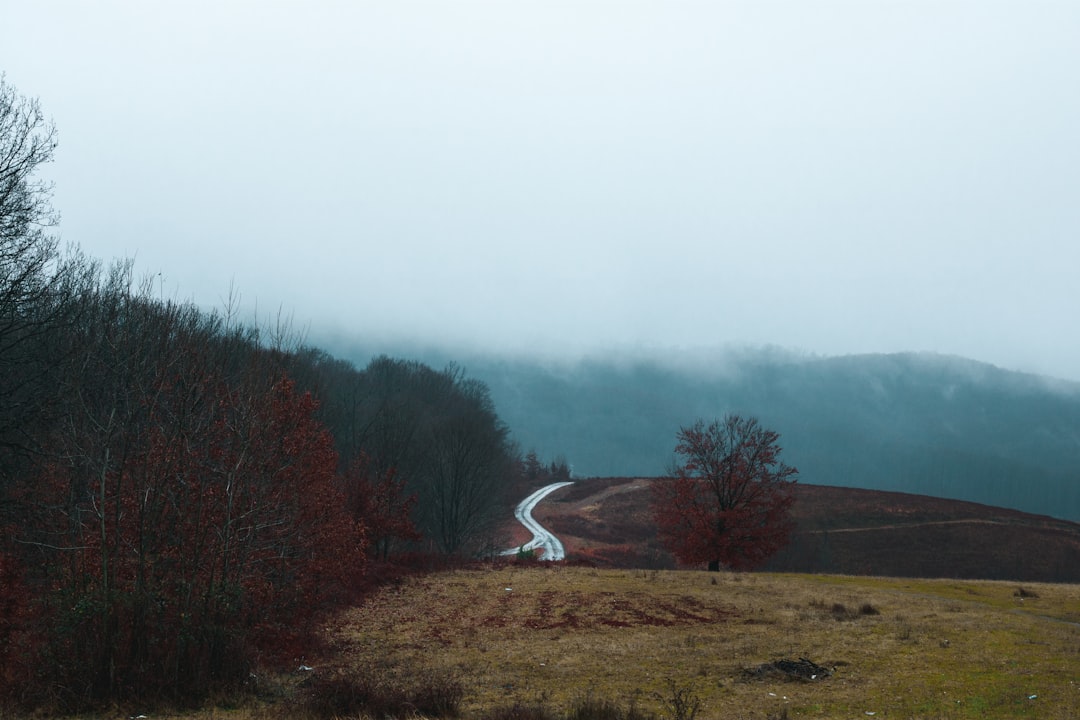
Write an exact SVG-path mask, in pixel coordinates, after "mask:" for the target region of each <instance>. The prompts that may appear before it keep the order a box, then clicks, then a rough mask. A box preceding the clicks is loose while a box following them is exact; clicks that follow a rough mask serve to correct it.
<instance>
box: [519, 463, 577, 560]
mask: <svg viewBox="0 0 1080 720" xmlns="http://www.w3.org/2000/svg"><path fill="white" fill-rule="evenodd" d="M573 484H574V483H573V482H557V483H552V484H551V485H545V486H544V487H542V488H540V489H539V490H537V491H536V492H534V493H533V494H532V495H530V496H529V497H527V498H525V499H524V500H522V501H521V502H520V503H518V506H517V507H516V508H515V509H514V517H516V518H517V520H518V522H520V523H521V524H522V525H524V526H525V527H526V528H528V530H529V532H531V533H532V534H533V538H532V540H530V541H529V542H527V543H525V544H524V545H522V546H521V547H516V548H510V549H509V550H503V555H514V554H515V553H517V552H518V551H519V550H536V551H539V555H540V559H541V560H562V559H563V558H565V557H566V550H565V549H564V548H563V544H562V543H561V542H560V541H559V538H557V537H555V536H554V535H552V534H551V533H550V532H548V531H547V530H545V529H544V526H543V525H541V524H540V523H538V522H536V520H534V519H533V516H532V511H533V508H535V507H536V504H537V503H539V502H540V501H541V500H543V499H544V498H546V497H547V496H548V495H550V494H551V493H553V492H555V491H556V490H558V489H559V488H561V487H566V486H567V485H573Z"/></svg>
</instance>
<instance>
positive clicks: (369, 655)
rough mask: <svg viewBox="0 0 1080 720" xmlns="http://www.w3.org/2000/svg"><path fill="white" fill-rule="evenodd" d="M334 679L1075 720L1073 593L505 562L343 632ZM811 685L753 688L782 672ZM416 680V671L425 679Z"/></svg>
mask: <svg viewBox="0 0 1080 720" xmlns="http://www.w3.org/2000/svg"><path fill="white" fill-rule="evenodd" d="M332 632H333V634H334V637H335V638H336V647H337V648H338V652H339V654H338V655H337V656H336V657H335V658H333V660H332V663H333V664H334V665H336V666H337V667H338V668H341V669H350V668H351V669H356V670H357V671H360V670H361V669H362V668H365V667H368V666H372V665H378V664H382V665H391V666H397V667H408V668H411V669H412V670H414V671H417V670H420V671H421V672H425V673H427V672H432V673H439V672H441V673H449V674H452V675H454V676H457V677H460V678H462V679H463V680H464V681H465V683H466V690H467V692H466V699H465V702H464V710H465V714H466V715H478V714H480V713H481V712H482V711H485V710H490V709H491V708H493V707H495V706H500V705H507V704H512V703H526V704H528V703H544V704H549V705H553V706H555V707H559V708H565V707H567V706H568V705H570V704H571V703H572V702H573V701H574V700H575V699H579V698H581V697H583V696H586V695H589V694H592V695H593V696H597V697H601V698H608V699H613V700H617V701H619V702H621V703H622V702H628V701H630V700H631V699H634V700H635V701H636V702H637V704H638V705H639V706H640V707H642V708H647V709H652V710H654V711H661V709H662V702H661V701H662V699H663V698H664V696H665V694H666V693H670V691H671V687H672V685H671V683H674V684H675V687H677V688H690V689H692V691H693V693H695V694H696V695H697V696H699V697H700V698H701V700H702V701H703V702H704V708H705V709H704V711H703V712H702V714H701V716H700V717H702V718H752V717H759V718H768V717H783V712H784V711H785V710H786V711H787V713H788V715H789V716H790V717H818V718H854V717H874V716H872V715H868V714H867V713H875V714H876V716H877V717H893V718H897V717H900V718H982V717H1038V718H1076V717H1080V587H1076V586H1069V585H1028V586H1023V588H1022V590H1021V587H1019V586H1017V585H1015V584H1009V583H997V582H983V581H978V582H970V581H928V580H902V579H883V578H853V577H843V576H798V575H773V574H727V573H725V574H708V573H703V572H690V571H682V572H680V571H666V570H660V571H657V570H642V571H623V570H597V569H590V568H573V567H559V566H554V567H546V568H544V567H539V568H533V567H520V566H508V567H504V568H499V569H491V570H487V571H456V572H449V573H445V574H437V575H433V576H428V577H424V578H418V579H415V580H412V581H409V582H407V583H405V584H404V585H403V586H401V587H398V588H388V589H385V590H384V591H382V592H380V593H378V594H377V595H376V596H375V597H373V598H372V599H371V600H370V601H369V602H367V603H365V604H364V606H362V607H359V608H356V609H355V610H352V611H350V612H348V613H347V614H346V615H345V616H344V617H343V618H342V623H341V625H340V626H338V627H335V628H334V629H333V631H332ZM801 657H805V658H809V659H811V660H813V661H815V662H816V663H819V664H821V665H826V666H832V667H835V668H836V670H835V674H834V675H833V676H832V677H829V678H826V679H824V680H821V681H817V682H790V681H784V680H780V679H775V678H774V679H767V680H758V679H746V677H745V676H744V671H745V670H746V669H748V668H754V667H756V666H759V665H761V664H763V663H769V662H772V661H775V660H777V659H781V658H790V659H794V660H797V659H799V658H801ZM421 669H422V670H421Z"/></svg>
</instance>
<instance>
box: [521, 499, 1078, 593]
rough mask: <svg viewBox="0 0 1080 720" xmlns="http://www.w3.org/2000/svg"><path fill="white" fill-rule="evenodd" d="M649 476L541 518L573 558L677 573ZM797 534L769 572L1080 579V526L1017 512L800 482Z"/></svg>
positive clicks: (551, 504)
mask: <svg viewBox="0 0 1080 720" xmlns="http://www.w3.org/2000/svg"><path fill="white" fill-rule="evenodd" d="M650 482H652V481H651V480H648V479H642V478H636V479H633V478H607V479H595V480H585V481H581V482H579V483H577V484H575V485H572V486H570V487H567V488H564V489H562V490H559V491H556V492H555V493H553V494H552V495H550V496H549V497H548V498H547V499H546V500H545V501H544V502H542V503H541V504H540V505H539V506H538V507H537V508H536V510H535V511H534V513H533V514H534V516H535V517H536V518H537V520H539V521H540V522H541V523H542V524H543V525H544V526H545V527H546V528H548V529H549V530H551V531H552V532H554V533H555V534H556V535H558V536H559V538H560V539H561V540H562V541H563V544H564V545H565V546H566V550H567V554H568V556H569V557H571V558H573V557H575V556H576V557H578V558H588V559H590V560H591V561H593V562H597V563H598V564H601V565H611V566H616V567H619V566H624V567H646V568H650V567H654V568H663V567H673V566H674V564H673V561H672V560H671V558H670V557H669V556H668V555H667V554H666V553H665V552H664V551H663V550H662V548H660V547H659V545H658V543H657V541H656V537H655V531H654V529H653V526H652V523H651V519H650V517H649V508H648V503H649V492H648V486H649V483H650ZM792 514H793V516H794V519H795V521H796V523H797V529H796V531H795V533H794V535H793V537H792V542H791V544H790V545H789V547H788V548H787V549H785V550H784V551H782V552H781V553H780V554H779V555H777V556H776V557H775V558H774V559H773V560H772V561H771V562H770V563H769V564H768V566H767V568H766V569H769V570H774V571H790V572H807V573H840V574H850V575H879V576H880V575H884V576H896V577H942V578H945V577H947V578H982V579H997V580H1015V581H1025V582H1034V581H1043V582H1080V524H1076V523H1072V522H1067V521H1062V520H1056V519H1053V518H1050V517H1046V516H1038V515H1031V514H1028V513H1023V512H1019V511H1016V510H1008V509H1003V508H997V507H991V506H987V505H980V504H977V503H970V502H962V501H957V500H946V499H941V498H933V497H927V496H919V495H911V494H906V493H895V492H885V491H873V490H861V489H853V488H838V487H829V486H818V485H801V484H800V485H797V486H796V500H795V505H794V507H793V510H792Z"/></svg>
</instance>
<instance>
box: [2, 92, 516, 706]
mask: <svg viewBox="0 0 1080 720" xmlns="http://www.w3.org/2000/svg"><path fill="white" fill-rule="evenodd" d="M55 136H56V132H55V129H54V127H53V126H52V125H51V123H48V122H47V121H46V120H45V119H44V115H43V114H42V112H41V109H40V107H39V106H38V104H37V102H36V101H33V100H30V99H27V98H25V97H24V96H22V95H20V94H19V93H17V92H16V91H15V89H14V88H12V87H11V86H9V85H7V84H5V83H3V82H2V80H0V700H3V699H4V698H5V697H6V698H7V699H9V700H14V701H15V702H17V703H20V704H27V705H32V706H35V707H42V706H46V707H54V708H60V709H67V710H73V709H78V708H82V707H87V706H92V705H96V704H99V703H102V702H112V701H117V700H119V701H124V700H132V699H144V700H145V699H172V700H183V701H185V702H187V701H192V700H196V699H198V698H200V697H205V696H206V695H207V693H210V692H213V691H215V690H217V689H221V688H227V687H237V686H239V685H241V684H243V683H244V682H247V679H248V676H249V672H250V671H251V670H252V669H253V668H254V667H255V666H256V664H257V663H273V662H277V661H282V662H290V663H295V661H296V658H298V657H303V655H304V651H305V648H308V647H310V645H311V643H312V641H313V638H314V632H315V630H316V628H317V624H316V623H317V621H318V620H319V618H320V617H322V614H323V613H325V612H328V611H330V610H332V609H333V608H335V607H339V606H340V605H341V604H342V603H344V602H348V601H350V600H352V599H354V598H355V597H356V593H357V592H359V591H360V590H362V589H363V586H364V583H365V582H368V578H369V569H370V568H371V567H372V566H373V565H374V564H376V563H382V562H384V561H386V560H388V559H389V558H391V557H392V556H395V555H396V556H397V557H399V558H400V557H401V554H402V553H404V552H408V553H411V555H410V557H412V558H414V562H419V561H423V560H424V559H425V558H426V559H428V560H427V561H431V559H434V558H445V557H448V556H475V555H477V554H483V553H487V552H490V551H491V550H492V549H493V547H494V545H493V544H494V542H495V535H494V529H495V525H496V522H497V521H500V520H502V519H504V516H505V515H506V505H508V504H509V502H510V500H509V499H508V498H507V497H506V493H507V491H508V488H509V483H511V482H512V481H513V480H515V479H516V478H518V477H520V476H521V474H522V473H524V472H526V471H528V467H527V466H526V465H525V464H523V462H522V460H521V459H520V457H519V454H518V453H517V451H516V449H515V448H514V446H513V445H512V444H511V443H510V441H509V431H508V429H507V427H506V425H505V424H504V423H503V422H502V420H500V418H499V417H498V416H497V415H496V412H495V406H494V403H493V402H492V398H491V395H490V393H489V391H488V388H487V387H486V386H485V385H484V384H483V383H481V382H479V381H478V380H475V379H471V378H469V377H467V376H466V375H465V373H464V372H462V371H461V370H460V369H459V368H457V367H455V366H453V365H452V364H451V365H447V366H446V367H445V368H444V369H442V370H436V369H433V368H432V367H430V366H428V365H425V364H423V363H419V362H413V361H405V360H395V359H392V358H389V357H386V356H379V357H375V358H374V359H371V360H370V361H369V362H367V364H366V365H365V366H363V367H362V368H360V367H357V366H355V365H353V364H351V363H349V362H345V361H342V360H337V359H335V358H333V357H331V356H330V355H328V354H327V353H325V352H323V351H322V350H319V349H317V348H313V347H309V346H306V345H304V344H303V343H302V342H300V340H299V339H298V338H297V337H296V336H295V335H294V334H293V333H292V332H291V331H290V329H289V328H288V327H287V326H284V325H281V324H279V325H277V326H272V327H269V328H258V327H254V326H251V325H248V324H244V323H240V322H238V321H237V320H236V316H237V313H238V311H237V309H236V307H235V306H234V304H232V303H230V304H229V305H228V306H227V307H225V308H222V309H221V310H220V311H217V312H209V311H206V310H204V309H200V308H197V307H195V306H193V305H191V304H187V303H178V302H175V301H172V300H168V299H164V298H162V297H160V296H159V294H157V293H155V291H154V290H155V286H154V283H153V279H152V278H147V279H140V278H137V277H135V276H134V273H133V271H132V263H131V262H130V261H118V262H113V263H111V264H109V263H103V262H101V261H98V260H94V259H92V258H89V257H87V256H85V255H84V254H83V253H81V252H80V251H79V250H78V248H77V247H70V248H66V249H64V248H61V247H60V244H59V241H58V238H57V235H56V232H55V227H56V214H55V212H54V210H53V208H52V207H51V195H50V188H49V186H48V185H47V184H45V183H43V182H42V181H40V180H39V179H38V178H37V176H36V171H37V169H38V167H39V166H40V165H42V164H43V163H46V162H48V161H49V160H50V159H51V157H52V153H53V150H54V148H55V146H56V141H55ZM533 460H534V462H535V458H533Z"/></svg>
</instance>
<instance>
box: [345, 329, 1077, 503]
mask: <svg viewBox="0 0 1080 720" xmlns="http://www.w3.org/2000/svg"><path fill="white" fill-rule="evenodd" d="M344 355H345V356H346V357H349V356H350V354H349V353H344ZM353 356H354V357H355V352H354V353H353ZM358 359H359V360H363V359H364V358H363V357H361V358H358ZM424 359H425V360H427V361H428V362H434V363H438V362H439V361H441V360H449V359H450V358H449V357H444V358H440V357H438V354H437V353H433V352H426V353H424ZM456 361H457V362H459V363H461V364H463V365H464V366H465V367H466V369H467V370H468V372H469V374H470V375H471V376H472V377H476V378H479V379H481V380H483V381H484V382H485V383H487V384H488V386H489V387H490V390H491V395H492V398H493V399H494V401H495V404H496V407H497V410H498V413H499V415H500V417H501V418H502V420H503V421H505V422H506V423H507V425H509V427H510V429H511V431H512V433H513V437H514V439H515V440H516V441H517V442H518V444H519V445H520V446H521V449H522V450H523V451H525V452H527V451H529V450H535V451H536V452H537V453H538V455H540V457H541V458H542V459H545V458H551V457H553V456H556V455H561V456H564V457H565V458H566V460H567V461H568V462H569V463H570V465H571V468H572V471H573V473H574V475H575V476H577V477H610V476H655V475H661V474H664V473H666V472H667V471H668V469H669V468H670V467H671V462H672V460H673V455H672V451H673V448H674V444H675V434H676V432H677V431H678V429H679V427H680V426H683V425H688V424H690V423H691V422H693V421H694V420H695V419H697V418H705V419H710V418H713V417H719V416H721V415H723V414H724V413H727V412H735V413H741V414H746V415H753V416H756V417H758V418H759V419H760V420H761V422H762V423H763V424H764V425H766V426H767V427H770V428H772V429H775V430H776V431H777V432H779V433H780V436H781V445H782V446H783V448H784V459H785V461H786V462H788V463H789V464H792V465H794V466H796V467H797V468H798V469H799V472H800V476H799V479H800V482H804V483H811V484H821V485H838V486H844V487H860V488H868V489H875V490H895V491H901V492H908V493H916V494H924V495H932V496H937V497H947V498H956V499H962V500H970V501H974V502H980V503H985V504H989V505H997V506H1001V507H1010V508H1016V509H1019V510H1024V511H1027V512H1033V513H1039V514H1045V515H1051V516H1054V517H1059V518H1064V519H1070V520H1080V383H1073V382H1069V381H1064V380H1056V379H1052V378H1047V377H1042V376H1037V375H1030V374H1025V373H1019V372H1013V371H1008V370H1003V369H1000V368H997V367H995V366H992V365H987V364H985V363H979V362H976V361H972V360H967V359H963V358H957V357H951V356H942V355H934V354H926V353H902V354H891V355H855V356H844V357H827V358H822V357H808V356H803V355H795V354H792V353H787V352H783V351H776V350H754V351H741V352H734V351H717V352H715V353H708V352H704V353H698V354H696V355H692V356H691V355H688V354H681V355H679V356H674V357H669V358H664V357H660V356H652V357H639V358H638V359H634V360H621V359H616V358H612V359H598V358H594V359H586V360H581V361H577V362H573V363H560V362H550V361H541V360H530V359H520V358H518V359H509V358H495V357H485V356H482V355H476V356H472V357H458V358H457V359H456Z"/></svg>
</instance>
